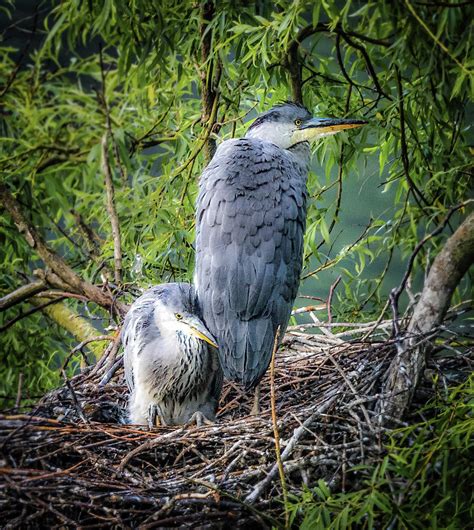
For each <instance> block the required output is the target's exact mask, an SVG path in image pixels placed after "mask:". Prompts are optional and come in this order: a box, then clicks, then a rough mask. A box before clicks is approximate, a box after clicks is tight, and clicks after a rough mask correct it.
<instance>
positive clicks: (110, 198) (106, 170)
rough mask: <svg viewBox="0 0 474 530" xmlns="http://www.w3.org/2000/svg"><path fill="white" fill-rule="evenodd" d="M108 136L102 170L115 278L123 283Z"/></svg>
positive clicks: (103, 148) (103, 144) (120, 247)
mask: <svg viewBox="0 0 474 530" xmlns="http://www.w3.org/2000/svg"><path fill="white" fill-rule="evenodd" d="M108 136H109V132H108V131H107V132H106V133H105V134H104V136H103V137H102V144H101V145H102V172H103V174H104V178H105V190H106V194H107V212H108V214H109V218H110V224H111V227H112V237H113V240H114V278H115V283H116V284H117V285H119V284H121V283H122V243H121V237H120V222H119V218H118V215H117V210H116V208H115V198H114V195H115V190H114V183H113V180H112V172H111V170H110V163H109V153H108V141H107V140H108Z"/></svg>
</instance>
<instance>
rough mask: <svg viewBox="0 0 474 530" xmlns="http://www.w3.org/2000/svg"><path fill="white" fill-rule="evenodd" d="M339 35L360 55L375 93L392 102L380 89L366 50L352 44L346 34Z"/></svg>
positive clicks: (380, 86)
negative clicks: (375, 90)
mask: <svg viewBox="0 0 474 530" xmlns="http://www.w3.org/2000/svg"><path fill="white" fill-rule="evenodd" d="M341 35H342V38H343V39H344V40H345V41H346V42H347V44H349V46H351V47H352V48H355V49H356V50H358V51H360V53H361V54H362V56H363V58H364V61H365V64H366V66H367V70H368V71H369V73H370V76H371V77H372V80H373V82H374V85H375V88H376V89H377V92H378V93H379V94H381V95H383V96H385V97H386V98H387V99H389V100H392V97H391V96H390V95H389V94H387V93H386V92H385V91H384V89H383V88H382V85H381V84H380V81H379V78H378V76H377V73H376V72H375V68H374V65H373V64H372V61H371V60H370V57H369V54H368V53H367V50H366V49H365V48H364V46H362V44H359V43H358V42H354V41H353V40H352V39H351V38H350V37H349V35H348V34H347V33H344V32H341Z"/></svg>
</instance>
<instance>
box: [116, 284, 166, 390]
mask: <svg viewBox="0 0 474 530" xmlns="http://www.w3.org/2000/svg"><path fill="white" fill-rule="evenodd" d="M162 295H163V289H162V287H161V286H157V287H152V288H151V289H148V290H147V291H145V293H143V294H142V296H140V297H139V298H137V299H136V300H135V302H134V303H133V304H132V306H131V307H130V310H129V311H128V313H127V315H126V317H125V321H124V323H123V326H122V332H121V339H122V344H123V348H124V353H123V363H124V372H125V380H126V382H127V386H128V388H129V390H130V391H132V390H133V387H134V381H133V365H134V363H135V361H136V359H137V357H138V355H139V354H140V352H141V351H142V350H143V349H144V348H145V347H146V346H147V344H149V343H150V342H152V341H153V340H154V339H156V338H157V337H158V336H159V331H158V329H157V327H156V326H155V324H154V322H153V306H154V304H155V302H156V300H157V299H158V298H159V297H161V296H162Z"/></svg>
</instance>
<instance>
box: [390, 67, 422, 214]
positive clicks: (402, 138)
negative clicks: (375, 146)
mask: <svg viewBox="0 0 474 530" xmlns="http://www.w3.org/2000/svg"><path fill="white" fill-rule="evenodd" d="M395 72H396V78H397V91H398V110H399V115H400V146H401V150H402V163H403V171H404V172H405V178H406V179H407V182H408V185H409V186H410V190H411V191H412V192H413V197H414V198H415V200H416V202H417V203H418V206H419V207H420V208H421V209H423V206H422V205H421V204H420V201H419V199H421V200H422V201H423V202H424V203H425V205H429V203H428V201H427V200H426V199H425V197H424V195H423V193H421V191H420V189H419V188H418V186H417V185H416V184H415V183H414V182H413V179H412V178H411V176H410V162H409V160H408V147H407V141H406V136H405V107H404V98H403V89H402V79H401V75H400V70H399V69H398V67H396V68H395Z"/></svg>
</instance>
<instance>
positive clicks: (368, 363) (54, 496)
mask: <svg viewBox="0 0 474 530" xmlns="http://www.w3.org/2000/svg"><path fill="white" fill-rule="evenodd" d="M383 326H384V323H382V324H381V327H382V329H383ZM393 354H394V345H393V343H392V342H391V341H390V340H382V339H379V340H374V339H373V338H372V340H371V341H368V340H365V341H352V342H350V343H344V342H342V340H341V339H340V338H338V337H337V336H335V335H332V334H331V333H327V334H325V335H310V334H306V333H299V332H294V333H292V334H288V335H287V336H286V338H285V341H284V344H283V346H282V348H281V349H280V351H279V352H278V355H277V361H276V365H275V388H276V415H277V430H278V432H279V435H280V446H281V451H282V453H281V461H282V466H283V471H284V474H285V482H286V488H287V489H288V492H289V493H292V492H295V493H296V492H298V491H301V488H302V485H303V484H306V485H309V486H311V485H313V484H315V483H316V482H317V480H319V479H325V480H326V481H327V482H328V483H329V484H330V485H332V486H338V487H340V486H342V487H347V486H348V481H349V480H350V479H349V478H348V476H347V473H346V470H347V469H349V468H350V467H352V466H354V465H356V464H359V463H361V462H366V463H367V462H369V461H370V460H371V459H373V458H377V457H379V456H380V454H381V452H382V451H383V448H382V442H381V440H382V437H383V433H384V429H383V428H382V427H380V426H379V424H378V421H377V417H376V414H375V412H374V409H375V407H374V404H375V401H376V400H377V399H378V398H379V392H380V388H381V381H382V378H383V375H384V373H385V371H386V369H387V366H388V363H389V362H390V359H391V357H392V355H393ZM269 388H270V380H269V376H266V377H265V378H264V379H263V381H262V401H261V407H262V414H261V415H260V416H258V417H253V416H250V415H249V412H250V409H251V405H252V399H253V396H250V395H246V394H244V393H243V391H242V390H241V389H239V388H238V387H237V386H235V385H233V384H231V383H227V384H226V385H225V387H224V391H223V395H222V398H221V405H220V410H219V413H218V417H217V422H216V424H215V425H213V426H206V427H201V428H193V427H191V428H184V427H162V428H156V429H154V430H152V431H148V430H147V429H146V428H141V427H137V426H131V425H124V424H121V423H120V421H121V418H122V416H123V410H124V407H125V406H126V399H127V395H126V389H125V386H124V383H123V372H122V367H121V354H120V353H119V351H118V344H117V343H115V342H114V343H111V345H110V346H109V348H108V349H107V351H106V353H105V354H104V356H103V357H102V359H101V360H100V361H99V363H97V364H96V365H95V366H93V367H91V368H88V369H86V370H85V371H84V372H83V373H81V374H80V375H78V376H76V377H74V378H72V379H71V380H70V381H68V383H67V385H65V386H64V387H62V388H60V389H58V390H56V391H54V392H52V393H50V394H48V395H47V396H45V398H43V400H41V402H40V403H38V404H37V406H36V407H35V408H34V409H33V410H32V411H31V413H30V414H16V415H7V416H2V417H0V444H1V445H0V447H1V452H2V454H3V457H2V458H3V461H2V462H1V466H2V467H1V469H0V480H1V488H0V510H1V513H2V514H3V517H4V519H3V521H8V524H7V526H8V527H10V528H14V527H29V526H33V527H35V526H47V527H54V526H64V525H66V526H68V525H71V526H76V525H78V524H80V525H81V527H83V528H93V527H97V526H98V527H104V526H113V527H134V526H138V525H141V526H140V527H141V528H152V527H166V526H180V525H186V526H191V527H192V526H201V527H202V526H203V525H212V526H213V527H214V526H216V525H219V524H226V525H228V524H229V522H230V521H232V522H233V524H234V525H236V524H238V525H239V527H245V526H248V527H251V528H255V527H270V526H272V525H276V526H278V525H279V524H280V523H279V521H278V520H277V518H278V514H279V513H281V511H282V506H281V503H280V502H279V501H278V499H281V495H282V490H281V482H280V480H279V479H278V468H277V465H276V458H275V456H276V455H275V444H274V441H275V440H274V425H273V423H272V419H271V413H270V408H271V407H270V392H269Z"/></svg>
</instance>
